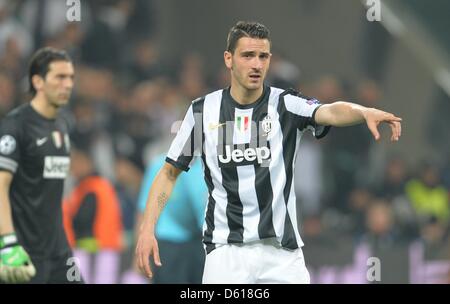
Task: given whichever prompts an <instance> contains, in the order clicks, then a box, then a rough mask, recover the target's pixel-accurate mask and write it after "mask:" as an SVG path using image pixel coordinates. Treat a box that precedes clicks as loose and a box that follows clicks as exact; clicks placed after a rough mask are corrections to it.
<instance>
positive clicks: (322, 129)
mask: <svg viewBox="0 0 450 304" xmlns="http://www.w3.org/2000/svg"><path fill="white" fill-rule="evenodd" d="M321 106H322V105H319V106H318V107H316V108H315V109H314V112H313V114H312V119H313V122H314V137H315V138H317V139H321V138H323V137H325V136H326V135H327V134H328V132H329V131H330V129H331V126H322V125H318V124H317V122H316V112H317V110H318V109H319V108H320V107H321Z"/></svg>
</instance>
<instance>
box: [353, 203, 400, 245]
mask: <svg viewBox="0 0 450 304" xmlns="http://www.w3.org/2000/svg"><path fill="white" fill-rule="evenodd" d="M362 240H363V241H364V242H366V243H368V244H369V245H370V246H371V248H373V249H374V250H378V249H383V248H390V247H393V246H394V245H395V244H396V241H398V237H397V234H396V231H395V223H394V215H393V212H392V208H391V207H390V205H389V202H388V201H385V200H380V199H375V200H373V201H372V202H371V203H370V205H369V207H368V208H367V212H366V233H365V234H364V236H363V238H362Z"/></svg>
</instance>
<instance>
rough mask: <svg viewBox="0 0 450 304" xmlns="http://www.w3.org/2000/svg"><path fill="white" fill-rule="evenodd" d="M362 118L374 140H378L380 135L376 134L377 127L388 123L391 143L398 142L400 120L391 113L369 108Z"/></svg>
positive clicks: (400, 126) (400, 132) (400, 131)
mask: <svg viewBox="0 0 450 304" xmlns="http://www.w3.org/2000/svg"><path fill="white" fill-rule="evenodd" d="M364 118H365V120H366V123H367V127H368V128H369V130H370V132H372V134H373V136H374V137H375V140H379V139H380V133H379V132H378V125H379V124H380V123H382V122H385V123H388V124H389V126H390V127H391V131H392V135H391V141H398V140H399V138H400V135H401V134H402V125H401V121H402V119H401V118H400V117H397V116H395V115H394V114H392V113H388V112H384V111H381V110H378V109H374V108H370V109H367V110H366V111H365V113H364Z"/></svg>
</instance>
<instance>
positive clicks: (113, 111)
mask: <svg viewBox="0 0 450 304" xmlns="http://www.w3.org/2000/svg"><path fill="white" fill-rule="evenodd" d="M82 5H83V6H85V7H83V22H72V23H70V22H67V20H66V15H65V11H66V9H67V6H66V4H65V1H60V0H46V1H44V0H40V1H34V0H17V1H7V0H0V118H1V117H3V116H4V115H5V114H6V113H7V112H8V111H9V110H11V109H12V108H14V107H16V106H17V105H19V104H21V103H24V102H27V101H29V99H30V96H28V95H27V94H26V91H27V81H26V72H25V71H26V70H27V66H26V65H27V62H28V60H29V58H30V55H31V54H32V52H33V51H34V50H36V49H37V48H39V47H41V46H54V47H58V48H63V49H65V50H67V51H68V52H69V54H70V55H71V56H72V58H73V60H74V64H75V69H76V87H75V89H74V92H73V96H72V98H71V101H70V106H69V107H68V108H67V109H64V113H63V115H66V116H67V118H68V120H69V122H70V125H71V126H70V127H71V139H72V147H73V151H74V154H73V157H72V168H73V169H72V174H71V177H70V179H69V180H68V182H67V187H66V189H65V192H66V197H67V202H66V203H67V204H69V203H70V204H72V205H71V207H70V208H69V209H70V210H72V211H70V212H72V213H71V214H72V220H73V224H72V225H71V226H72V227H71V229H72V230H74V231H75V234H76V235H77V237H78V238H79V239H83V236H84V235H83V233H84V234H87V236H89V235H88V234H89V229H86V228H83V223H89V215H90V216H91V219H90V221H91V222H92V221H93V217H94V216H93V215H92V214H93V213H92V212H94V213H95V212H98V210H94V211H91V212H89V210H88V211H86V210H85V211H86V212H85V214H87V215H88V216H85V217H82V218H80V217H76V216H75V215H74V214H73V213H76V212H77V210H81V207H80V206H79V205H77V203H76V200H77V199H80V198H77V196H76V195H77V193H76V191H79V187H80V185H81V183H82V181H84V180H85V179H86V178H88V177H91V176H93V175H95V176H99V177H101V178H102V180H103V181H104V183H103V182H100V183H98V184H89V187H97V185H98V187H99V189H103V190H105V189H107V192H108V195H107V197H105V198H104V199H105V200H106V201H105V202H106V203H105V204H106V205H108V204H116V206H115V207H112V208H111V207H105V211H104V212H105V214H106V215H105V216H111V217H114V219H115V220H114V221H113V222H114V223H115V224H113V226H111V225H112V224H111V222H110V223H109V224H107V225H109V226H108V227H114V228H113V230H114V231H115V238H116V239H112V238H114V237H111V236H109V237H108V236H101V233H99V235H96V236H95V237H98V238H103V241H102V242H99V243H98V244H95V245H92V244H90V243H89V242H87V243H86V242H84V243H83V242H80V243H79V244H83V245H81V246H82V247H83V248H85V249H88V250H90V251H91V252H95V251H96V250H100V249H102V246H106V247H108V246H109V247H108V248H109V249H111V250H117V251H123V252H132V251H133V248H134V231H135V226H136V214H137V212H138V208H137V200H138V194H139V190H140V188H141V182H142V178H143V174H144V172H145V169H146V167H147V166H148V165H149V164H150V162H151V160H152V159H153V158H154V157H156V156H157V155H159V154H160V153H163V152H164V151H166V150H167V148H168V145H169V144H170V140H171V139H172V138H173V132H174V130H175V129H176V124H174V123H175V122H176V121H177V120H180V119H182V118H183V115H184V112H185V111H186V109H187V107H188V106H189V104H190V102H191V100H193V99H195V98H197V97H199V96H202V95H204V94H205V93H207V92H209V91H212V90H216V89H218V88H223V87H226V86H227V85H228V75H227V71H226V70H225V69H221V70H220V71H216V72H215V73H214V74H211V73H209V71H207V69H206V68H205V65H206V63H205V62H204V61H203V60H202V57H200V56H198V55H197V54H195V53H188V54H185V55H184V56H183V57H182V58H179V61H178V62H167V60H166V58H164V56H163V54H161V53H160V52H159V44H158V39H157V32H158V20H157V18H158V14H157V11H156V8H155V7H154V5H153V1H147V0H134V1H129V0H126V1H125V0H115V1H89V2H87V1H82ZM217 56H218V60H220V57H221V54H218V55H217ZM267 83H269V84H271V85H273V86H278V87H282V88H288V87H295V88H297V89H298V90H300V91H301V92H302V93H304V94H305V95H309V96H314V97H316V98H317V99H319V100H320V101H322V102H324V103H327V102H332V101H336V100H349V101H354V102H357V103H360V104H362V105H364V106H368V107H377V104H378V103H379V101H380V100H382V99H383V90H382V88H381V86H380V85H379V83H378V82H377V81H375V80H371V79H369V78H367V79H364V80H361V81H360V82H359V83H351V84H350V83H347V82H346V80H345V79H344V78H341V77H336V76H334V75H323V76H322V77H319V78H317V79H308V78H307V76H305V75H302V73H301V69H299V68H298V67H296V66H295V65H293V64H292V63H291V62H290V61H289V59H288V58H284V57H283V56H281V55H277V54H274V56H273V58H272V63H271V71H270V75H269V79H268V80H267ZM385 134H387V132H386V133H385ZM399 144H401V141H400V143H399ZM448 161H450V158H449V159H448ZM110 186H111V188H109V187H110ZM103 190H98V191H99V192H102V193H104V192H105V191H106V190H105V191H103ZM296 192H297V198H298V210H299V216H300V217H301V221H300V223H301V226H302V227H301V231H302V233H303V236H304V238H305V239H306V242H305V243H306V245H308V239H314V238H316V239H317V238H321V237H323V236H324V235H327V234H329V233H332V234H333V233H334V234H336V233H342V234H347V235H351V236H352V237H353V238H354V241H355V242H356V243H358V242H368V243H370V244H371V245H373V246H377V247H387V248H388V247H389V246H393V245H395V244H398V243H401V242H405V243H408V242H412V241H415V240H418V239H419V240H421V241H422V242H424V243H426V244H428V245H429V246H435V247H436V248H443V249H442V250H444V251H445V250H447V251H446V252H447V256H448V257H449V258H450V242H449V232H450V230H449V219H450V166H449V162H447V165H446V163H445V162H443V163H435V162H432V161H429V160H423V161H421V160H418V161H417V162H416V163H414V164H409V163H407V162H406V161H405V160H404V157H402V155H390V154H389V153H387V152H386V149H385V146H384V144H383V143H376V142H375V141H374V139H373V137H372V135H371V134H370V132H369V131H368V129H367V128H366V126H365V125H360V126H355V127H351V128H342V129H337V128H334V129H332V131H331V133H330V134H329V135H328V136H327V137H326V138H325V139H324V140H321V141H317V142H315V141H314V140H313V138H312V136H305V137H304V140H303V141H302V143H301V149H300V153H299V156H298V158H297V171H296ZM111 197H114V199H111ZM86 205H87V206H88V204H86ZM86 208H87V209H88V207H86ZM86 217H87V218H88V219H86ZM117 222H120V223H117ZM199 233H200V232H199ZM75 244H76V242H73V245H74V246H76V245H75ZM439 250H441V249H439ZM130 256H131V254H130ZM130 263H131V262H130ZM121 267H127V266H126V265H125V266H124V265H122V266H121Z"/></svg>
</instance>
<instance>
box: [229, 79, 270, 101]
mask: <svg viewBox="0 0 450 304" xmlns="http://www.w3.org/2000/svg"><path fill="white" fill-rule="evenodd" d="M230 94H231V97H233V99H234V100H235V101H236V102H237V103H238V104H241V105H248V104H252V103H254V102H256V101H257V100H258V99H259V98H260V97H261V95H262V94H263V86H261V87H260V88H259V89H257V90H247V89H246V88H244V87H242V86H240V85H237V84H233V83H232V84H231V89H230Z"/></svg>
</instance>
